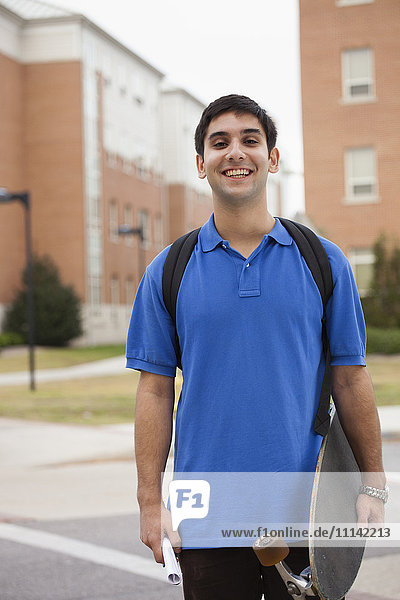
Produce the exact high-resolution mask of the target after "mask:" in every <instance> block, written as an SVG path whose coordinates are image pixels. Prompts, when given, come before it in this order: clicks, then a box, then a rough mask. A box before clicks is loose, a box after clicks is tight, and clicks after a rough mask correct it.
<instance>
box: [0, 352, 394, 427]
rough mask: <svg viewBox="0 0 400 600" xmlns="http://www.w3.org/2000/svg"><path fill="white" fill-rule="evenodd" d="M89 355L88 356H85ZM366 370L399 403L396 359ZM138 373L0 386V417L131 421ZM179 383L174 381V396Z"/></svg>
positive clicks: (376, 360)
mask: <svg viewBox="0 0 400 600" xmlns="http://www.w3.org/2000/svg"><path fill="white" fill-rule="evenodd" d="M86 356H87V355H86ZM367 363H368V370H369V372H370V373H371V376H372V380H373V383H374V389H375V394H376V398H377V403H378V405H379V406H383V405H389V404H391V405H395V404H400V357H399V356H391V357H387V356H378V355H374V356H370V357H368V359H367ZM138 381H139V373H138V372H137V371H132V370H130V369H129V370H127V372H126V373H123V374H122V375H110V376H107V377H101V378H96V377H93V378H88V379H75V380H71V381H59V382H51V383H39V384H38V389H37V390H36V391H35V392H30V391H29V390H28V389H27V386H8V387H0V417H9V418H15V419H27V420H34V421H53V422H58V423H75V424H85V425H107V424H111V423H126V422H129V423H130V422H132V421H133V419H134V410H135V401H136V388H137V384H138ZM181 384H182V379H181V374H180V373H179V374H178V376H177V378H176V397H177V398H178V397H179V392H180V388H181Z"/></svg>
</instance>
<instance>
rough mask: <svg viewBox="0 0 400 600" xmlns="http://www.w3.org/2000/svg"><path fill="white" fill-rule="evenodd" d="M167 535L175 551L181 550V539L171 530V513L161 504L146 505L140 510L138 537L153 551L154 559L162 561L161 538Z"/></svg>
mask: <svg viewBox="0 0 400 600" xmlns="http://www.w3.org/2000/svg"><path fill="white" fill-rule="evenodd" d="M165 536H167V537H168V538H169V541H170V542H171V545H172V547H173V549H174V551H175V553H179V552H180V551H181V539H180V537H179V535H178V533H177V532H176V531H173V530H172V522H171V513H170V512H169V510H167V509H166V508H165V506H164V505H163V504H161V506H160V505H156V506H148V507H146V508H142V509H141V510H140V539H141V540H142V542H143V543H144V544H145V545H146V546H148V547H149V548H150V550H152V551H153V554H154V559H155V561H156V562H158V563H162V564H163V563H164V557H163V553H162V548H161V545H162V540H163V538H164V537H165Z"/></svg>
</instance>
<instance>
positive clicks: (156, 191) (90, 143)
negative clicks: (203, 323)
mask: <svg viewBox="0 0 400 600" xmlns="http://www.w3.org/2000/svg"><path fill="white" fill-rule="evenodd" d="M17 6H19V5H18V3H16V7H17ZM20 6H21V10H23V8H24V7H23V5H20ZM0 73H1V76H2V81H3V87H4V89H6V90H7V93H6V94H1V95H0V109H1V112H0V117H1V118H0V186H5V187H7V188H8V189H10V190H11V191H23V190H29V191H30V193H31V202H32V230H33V249H34V251H35V252H36V253H38V254H45V253H46V254H49V255H50V256H51V257H52V258H53V260H54V261H55V262H56V264H57V266H58V267H59V269H60V273H61V278H62V281H63V282H64V283H65V284H72V285H73V286H74V288H75V290H76V291H77V293H78V295H79V296H80V298H81V299H82V301H83V325H84V335H83V336H82V338H81V339H80V340H78V343H81V344H84V343H91V344H96V343H108V342H119V341H123V340H124V339H125V335H126V330H127V326H128V322H129V316H130V311H131V305H132V301H133V298H134V294H135V292H136V289H137V286H138V284H139V281H140V278H141V275H142V273H143V270H144V267H145V265H147V264H148V263H149V262H150V261H151V260H152V259H153V258H154V257H155V256H156V254H157V253H158V252H160V251H161V250H162V248H163V247H165V245H166V244H167V243H168V242H169V241H172V240H173V239H175V238H176V237H179V236H180V235H182V234H183V233H184V232H185V231H188V230H189V229H193V228H195V227H198V226H200V225H202V224H203V223H204V222H205V221H206V220H207V219H208V217H209V215H210V212H211V210H212V206H211V195H210V192H209V189H208V186H207V184H206V183H205V182H203V181H200V180H199V179H198V178H197V173H196V167H195V151H194V144H193V136H194V129H195V126H196V125H197V122H198V119H199V118H200V114H201V112H202V110H203V105H202V104H201V103H200V102H199V101H198V100H196V99H195V98H193V97H192V96H190V94H188V93H187V92H185V91H184V90H177V91H176V92H174V93H172V94H171V95H168V94H167V95H166V96H165V103H164V102H163V101H162V98H163V97H164V95H162V94H161V80H162V77H163V75H162V73H160V72H159V71H158V70H157V69H155V68H154V67H152V66H151V65H149V64H148V63H146V62H145V61H143V60H142V59H140V58H139V57H138V56H136V55H135V54H134V53H132V52H131V51H129V50H128V49H127V48H125V47H124V46H122V45H121V44H120V43H119V42H118V41H117V40H115V39H113V38H111V37H110V36H109V35H108V34H106V33H105V32H104V31H102V30H101V29H99V28H98V27H96V26H95V25H94V24H93V23H91V22H90V21H88V20H87V19H85V18H84V17H80V16H60V17H57V18H54V19H53V18H48V19H46V18H42V19H35V21H29V20H27V19H22V18H19V17H18V16H17V14H15V15H14V14H12V13H10V12H9V11H7V10H6V9H4V8H3V7H2V6H1V5H0ZM172 116H173V118H172ZM163 123H164V127H163V126H162V124H163ZM167 130H168V131H167ZM112 202H113V203H114V204H115V206H116V209H115V210H116V212H114V221H113V223H110V217H111V213H110V203H112ZM127 207H130V209H131V212H129V211H128V212H127ZM113 210H114V209H113ZM143 211H145V212H146V215H145V216H146V218H147V222H148V227H147V228H146V231H147V236H146V241H145V243H144V244H140V243H139V240H138V238H137V236H128V237H120V236H118V235H115V234H116V230H117V229H118V227H119V226H120V225H122V224H124V223H125V222H126V220H127V215H128V217H129V218H130V220H131V223H130V224H131V225H132V226H133V227H138V226H139V225H140V223H141V219H143V218H145V217H144V212H143ZM128 224H129V223H128ZM111 230H112V231H111ZM114 230H115V231H114ZM170 230H171V231H170ZM24 233H25V228H24V220H23V208H22V206H21V205H18V203H12V204H9V205H2V206H0V252H1V254H0V255H1V256H2V257H3V261H2V268H1V269H0V319H1V313H2V311H3V309H4V306H5V304H7V303H8V302H10V301H11V299H12V297H13V294H14V289H15V288H16V287H17V286H18V284H19V281H20V273H21V270H22V269H23V267H24V264H25V242H24Z"/></svg>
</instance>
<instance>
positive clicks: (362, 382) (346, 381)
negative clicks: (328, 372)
mask: <svg viewBox="0 0 400 600" xmlns="http://www.w3.org/2000/svg"><path fill="white" fill-rule="evenodd" d="M332 374H333V390H332V391H333V397H334V400H335V405H336V408H337V411H338V414H339V418H340V422H341V425H342V427H343V430H344V432H345V434H346V436H347V439H348V440H349V443H350V446H351V447H352V450H353V452H354V456H355V458H356V461H357V463H358V466H359V468H360V471H361V472H362V473H363V483H364V484H366V485H371V486H373V487H378V488H383V487H384V486H385V483H386V478H385V475H384V473H383V463H382V438H381V428H380V423H379V417H378V411H377V409H376V404H375V397H374V391H373V387H372V382H371V378H370V376H369V373H368V371H367V369H366V368H365V367H358V366H347V367H344V366H342V367H332Z"/></svg>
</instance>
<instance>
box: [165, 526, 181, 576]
mask: <svg viewBox="0 0 400 600" xmlns="http://www.w3.org/2000/svg"><path fill="white" fill-rule="evenodd" d="M162 553H163V557H164V565H165V568H166V571H167V579H168V581H169V583H172V585H179V584H180V582H181V581H182V571H181V568H180V566H179V564H178V561H177V560H176V556H175V552H174V549H173V548H172V546H171V542H170V541H169V538H167V537H165V538H164V539H163V541H162Z"/></svg>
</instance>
